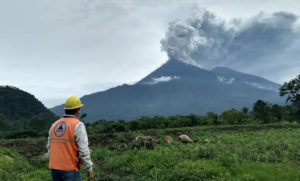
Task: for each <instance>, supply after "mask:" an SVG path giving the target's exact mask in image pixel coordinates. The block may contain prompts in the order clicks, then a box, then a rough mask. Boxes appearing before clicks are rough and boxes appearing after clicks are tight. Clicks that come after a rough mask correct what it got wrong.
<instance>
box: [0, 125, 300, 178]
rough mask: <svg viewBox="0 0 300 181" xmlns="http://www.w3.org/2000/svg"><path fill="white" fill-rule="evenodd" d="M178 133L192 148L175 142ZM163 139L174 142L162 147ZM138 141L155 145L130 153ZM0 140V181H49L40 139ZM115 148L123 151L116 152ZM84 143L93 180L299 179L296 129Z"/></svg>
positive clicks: (215, 130) (157, 133) (94, 138)
mask: <svg viewBox="0 0 300 181" xmlns="http://www.w3.org/2000/svg"><path fill="white" fill-rule="evenodd" d="M182 133H184V134H187V135H189V136H190V137H191V138H192V139H193V140H194V143H188V144H184V143H181V142H180V141H179V140H178V135H179V134H182ZM166 135H168V136H171V137H173V138H174V141H173V142H172V143H165V142H164V137H165V136H166ZM138 136H151V137H152V138H154V139H155V140H156V142H157V145H156V146H155V148H154V149H153V150H148V149H146V148H142V149H132V148H131V147H132V141H133V140H134V139H135V137H138ZM0 141H1V142H0V178H1V181H2V180H3V181H19V180H25V181H41V180H43V181H48V180H51V179H50V171H49V170H48V169H47V164H48V163H47V161H48V160H47V158H46V156H45V155H44V153H45V152H46V149H45V145H46V138H39V139H23V140H0ZM121 143H126V144H127V147H123V148H122V149H118V147H119V145H120V144H121ZM90 144H91V146H90V148H91V149H92V150H93V153H92V159H93V162H94V170H95V180H122V181H126V180H161V181H167V180H170V181H171V180H172V181H174V180H232V181H233V180H248V181H250V180H272V181H276V180H278V181H279V180H280V181H282V180H293V181H294V180H300V171H299V170H300V125H298V124H276V125H249V126H215V127H193V128H176V129H160V130H145V131H137V132H124V133H114V134H101V135H91V136H90ZM82 173H83V178H84V179H83V180H85V179H86V175H85V172H84V170H82Z"/></svg>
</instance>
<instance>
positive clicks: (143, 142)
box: [132, 136, 156, 150]
mask: <svg viewBox="0 0 300 181" xmlns="http://www.w3.org/2000/svg"><path fill="white" fill-rule="evenodd" d="M155 146H156V141H155V140H154V139H153V138H152V137H150V136H141V137H137V138H135V140H134V142H133V145H132V148H136V149H140V148H143V147H146V149H148V150H152V149H154V147H155Z"/></svg>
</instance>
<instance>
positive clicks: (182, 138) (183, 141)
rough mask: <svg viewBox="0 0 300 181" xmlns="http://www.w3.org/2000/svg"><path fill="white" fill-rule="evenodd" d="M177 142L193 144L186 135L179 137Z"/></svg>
mask: <svg viewBox="0 0 300 181" xmlns="http://www.w3.org/2000/svg"><path fill="white" fill-rule="evenodd" d="M179 140H180V141H181V142H182V143H193V140H192V139H191V138H190V137H189V136H188V135H185V134H182V135H180V136H179Z"/></svg>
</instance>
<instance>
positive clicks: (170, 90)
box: [52, 60, 284, 121]
mask: <svg viewBox="0 0 300 181" xmlns="http://www.w3.org/2000/svg"><path fill="white" fill-rule="evenodd" d="M262 80H264V81H262ZM256 84H257V85H259V86H260V87H259V86H256ZM269 85H272V86H273V87H278V86H280V85H278V84H275V83H273V82H270V81H267V80H265V79H262V78H259V77H257V76H252V75H248V74H243V73H239V72H236V71H233V70H230V69H227V68H217V69H214V70H213V71H208V70H204V69H201V68H199V67H196V66H193V65H189V64H186V63H182V62H181V61H178V60H169V61H168V62H166V63H165V64H164V65H162V66H161V67H160V68H158V69H157V70H155V71H154V72H152V73H150V74H149V75H148V76H146V77H145V78H144V79H142V80H141V81H139V82H138V83H136V84H135V85H126V84H125V85H122V86H118V87H115V88H112V89H109V90H107V91H104V92H98V93H94V94H91V95H87V96H84V97H82V101H83V103H84V104H85V106H84V107H83V110H82V112H85V113H87V114H88V117H87V120H88V121H96V120H99V119H102V118H105V119H109V120H116V119H125V120H129V119H135V118H138V117H140V116H153V115H174V114H190V113H195V114H205V113H207V112H210V111H213V112H217V113H220V112H222V111H224V110H225V109H231V108H237V109H239V108H242V107H243V106H248V107H249V106H252V105H253V103H254V102H255V101H257V100H258V99H263V100H265V101H268V102H272V103H283V102H284V100H283V99H282V98H280V97H279V96H278V91H277V90H275V88H274V89H268V88H264V87H268V86H269ZM52 111H53V112H54V113H56V114H58V115H62V114H63V107H62V105H60V106H57V107H54V108H53V109H52Z"/></svg>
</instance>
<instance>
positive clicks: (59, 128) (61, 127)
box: [54, 122, 66, 137]
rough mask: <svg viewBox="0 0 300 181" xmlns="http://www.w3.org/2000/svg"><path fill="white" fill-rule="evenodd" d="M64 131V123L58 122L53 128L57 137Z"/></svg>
mask: <svg viewBox="0 0 300 181" xmlns="http://www.w3.org/2000/svg"><path fill="white" fill-rule="evenodd" d="M65 132H66V123H65V122H59V123H58V124H57V125H56V126H55V128H54V134H55V136H57V137H62V136H63V135H64V134H65Z"/></svg>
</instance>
